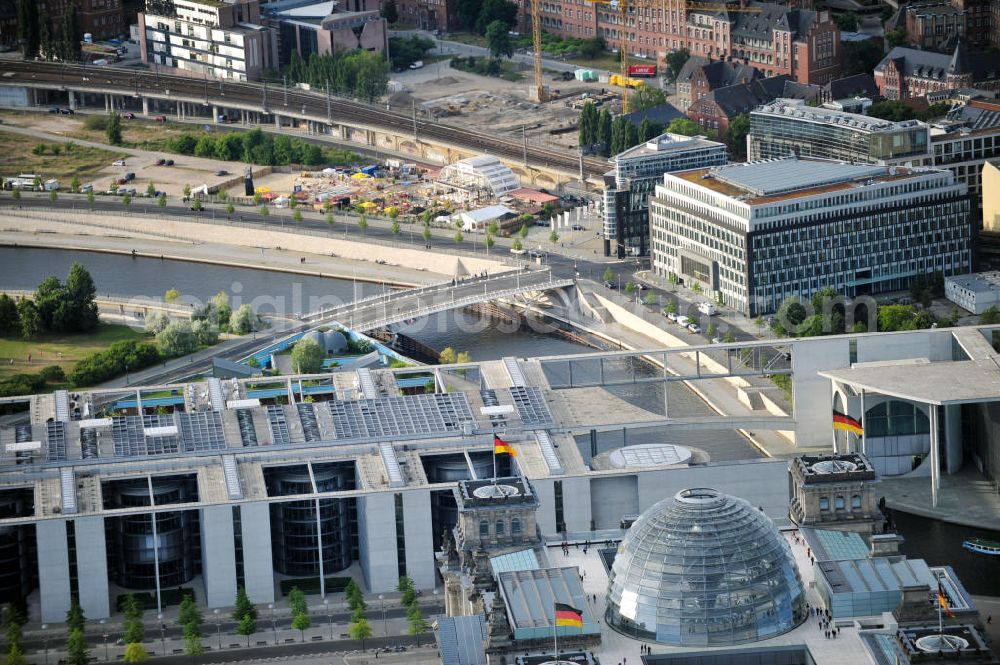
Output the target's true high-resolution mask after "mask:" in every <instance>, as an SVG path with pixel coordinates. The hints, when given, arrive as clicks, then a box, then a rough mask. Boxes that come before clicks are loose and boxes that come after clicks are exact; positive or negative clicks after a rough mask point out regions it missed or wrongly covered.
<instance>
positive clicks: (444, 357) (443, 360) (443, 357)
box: [438, 346, 458, 365]
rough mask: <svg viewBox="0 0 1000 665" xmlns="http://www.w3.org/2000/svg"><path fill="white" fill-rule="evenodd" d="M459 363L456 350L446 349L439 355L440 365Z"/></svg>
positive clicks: (447, 347)
mask: <svg viewBox="0 0 1000 665" xmlns="http://www.w3.org/2000/svg"><path fill="white" fill-rule="evenodd" d="M456 362H458V354H457V353H455V349H453V348H451V347H450V346H446V347H444V349H442V350H441V353H440V354H438V364H441V365H454V364H455V363H456Z"/></svg>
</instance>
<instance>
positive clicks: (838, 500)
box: [833, 495, 844, 510]
mask: <svg viewBox="0 0 1000 665" xmlns="http://www.w3.org/2000/svg"><path fill="white" fill-rule="evenodd" d="M833 507H834V509H835V510H843V509H844V497H842V496H840V495H837V496H836V497H834V499H833Z"/></svg>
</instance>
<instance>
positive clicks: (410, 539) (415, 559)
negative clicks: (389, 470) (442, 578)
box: [403, 490, 437, 589]
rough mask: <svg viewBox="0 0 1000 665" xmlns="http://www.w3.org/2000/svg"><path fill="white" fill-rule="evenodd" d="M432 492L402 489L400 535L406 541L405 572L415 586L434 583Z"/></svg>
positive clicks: (420, 587) (425, 586)
mask: <svg viewBox="0 0 1000 665" xmlns="http://www.w3.org/2000/svg"><path fill="white" fill-rule="evenodd" d="M430 523H431V493H430V492H429V491H425V490H421V491H411V492H403V536H404V540H405V542H406V574H407V575H409V576H410V579H412V580H413V583H414V584H415V585H416V587H417V588H418V589H430V588H433V587H434V586H435V585H436V584H437V574H436V572H435V565H434V534H433V533H431V528H430Z"/></svg>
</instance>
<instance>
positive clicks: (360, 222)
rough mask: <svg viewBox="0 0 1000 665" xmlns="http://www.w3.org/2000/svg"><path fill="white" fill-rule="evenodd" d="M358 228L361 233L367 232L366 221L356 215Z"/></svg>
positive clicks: (362, 216) (363, 217)
mask: <svg viewBox="0 0 1000 665" xmlns="http://www.w3.org/2000/svg"><path fill="white" fill-rule="evenodd" d="M358 228H359V229H361V233H366V232H367V231H368V220H367V219H365V216H364V215H358Z"/></svg>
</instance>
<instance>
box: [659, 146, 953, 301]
mask: <svg viewBox="0 0 1000 665" xmlns="http://www.w3.org/2000/svg"><path fill="white" fill-rule="evenodd" d="M649 208H650V213H649V215H650V233H651V242H652V257H653V261H652V265H653V269H654V270H655V271H656V273H657V274H659V275H663V276H667V275H669V274H670V273H674V274H676V275H679V276H681V277H682V278H683V279H684V280H686V281H688V282H689V283H690V282H698V283H699V284H700V285H701V286H702V288H703V289H704V290H705V291H707V292H709V293H711V294H713V295H716V296H717V297H720V298H721V299H722V300H723V301H724V302H725V303H726V304H727V305H729V306H731V307H734V308H736V309H737V310H739V311H741V312H743V313H744V314H747V315H749V316H757V315H759V314H762V313H766V312H773V311H775V310H776V309H777V308H778V306H779V305H780V304H781V302H782V301H783V300H784V299H785V298H788V297H791V296H799V297H808V296H809V295H810V294H811V293H813V292H815V291H817V290H819V289H821V288H823V287H825V286H830V287H833V288H834V289H836V290H837V291H838V293H841V294H843V295H845V296H848V297H852V296H856V295H862V294H869V293H882V292H885V291H894V290H900V289H905V288H907V287H908V286H909V283H910V281H911V279H912V278H913V277H914V276H916V275H924V274H930V273H933V272H935V271H940V272H942V273H944V274H945V275H954V274H961V273H963V272H968V271H969V267H970V266H971V263H972V250H971V245H972V242H971V236H972V225H971V223H970V216H969V210H970V206H969V200H968V197H967V189H966V187H965V185H963V184H961V183H958V182H956V181H955V178H954V176H953V175H952V174H951V173H950V172H948V171H937V170H933V169H909V168H902V167H886V166H874V165H859V164H846V163H838V162H831V161H824V160H816V159H798V158H786V159H776V160H771V161H765V162H751V163H747V164H732V165H729V166H721V167H715V168H711V169H696V170H693V171H682V172H679V173H668V174H666V175H665V176H664V179H663V184H662V185H659V186H657V187H656V193H655V196H653V197H652V198H650V200H649Z"/></svg>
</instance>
